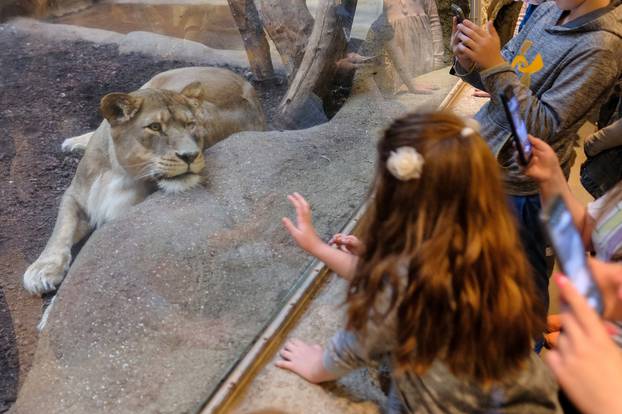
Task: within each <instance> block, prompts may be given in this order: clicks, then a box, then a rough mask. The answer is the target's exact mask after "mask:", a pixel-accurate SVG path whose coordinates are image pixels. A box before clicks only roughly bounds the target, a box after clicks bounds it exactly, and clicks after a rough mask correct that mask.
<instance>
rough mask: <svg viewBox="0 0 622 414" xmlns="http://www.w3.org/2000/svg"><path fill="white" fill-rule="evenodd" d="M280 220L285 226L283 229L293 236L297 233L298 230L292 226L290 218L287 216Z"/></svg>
mask: <svg viewBox="0 0 622 414" xmlns="http://www.w3.org/2000/svg"><path fill="white" fill-rule="evenodd" d="M281 221H282V222H283V225H284V226H285V229H286V230H287V231H288V232H289V233H290V234H291V235H292V236H295V235H297V233H298V232H299V230H298V228H296V226H294V223H292V221H291V220H290V219H288V218H287V217H283V218H282V219H281Z"/></svg>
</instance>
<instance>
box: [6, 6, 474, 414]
mask: <svg viewBox="0 0 622 414" xmlns="http://www.w3.org/2000/svg"><path fill="white" fill-rule="evenodd" d="M456 1H458V0H456ZM461 1H462V2H460V1H458V4H459V5H460V6H461V7H462V8H463V9H464V11H465V13H467V14H468V13H469V7H468V4H467V3H465V2H464V0H461ZM0 19H1V20H2V24H1V25H0V65H1V67H2V78H1V79H0V90H1V91H2V92H0V127H1V130H2V134H0V173H1V174H2V179H1V180H0V194H2V197H1V198H2V200H1V201H0V207H1V208H0V229H1V230H0V240H1V241H2V245H1V247H0V286H1V287H2V291H0V330H2V332H7V336H6V338H9V339H8V342H7V344H6V348H8V349H9V352H6V353H4V352H3V353H0V355H1V354H5V355H7V356H6V357H0V367H3V366H5V365H6V366H12V367H13V368H15V369H11V370H4V369H3V370H2V375H3V377H2V378H0V384H3V383H7V384H8V385H7V387H3V388H2V389H5V390H8V391H7V394H6V395H0V411H2V410H1V409H2V407H3V406H2V404H5V405H11V404H12V400H13V399H15V397H16V390H17V381H18V378H19V379H20V386H21V395H20V398H19V400H18V401H17V403H16V406H17V408H18V409H20V410H21V411H23V412H43V411H55V412H56V411H59V412H60V411H64V410H67V409H68V407H72V409H73V410H78V411H80V410H81V411H82V412H100V411H106V412H108V411H110V412H115V411H118V409H119V407H124V408H123V409H129V410H133V411H153V410H155V407H158V409H159V410H162V411H184V410H188V409H191V408H192V407H196V406H197V405H198V404H200V403H201V402H202V401H204V400H205V399H206V398H207V397H208V396H209V395H211V394H212V392H213V391H214V390H215V389H216V388H217V387H218V385H219V383H220V382H221V381H222V379H223V378H224V376H225V375H226V374H227V373H228V372H229V370H230V369H231V368H232V367H233V366H234V365H235V364H236V362H237V361H238V360H239V358H240V357H241V356H243V355H244V354H245V352H246V351H247V350H248V348H249V347H250V346H251V345H252V344H253V342H254V341H255V340H256V339H257V335H258V334H259V333H260V332H261V331H262V329H263V328H264V327H265V326H266V324H268V323H269V322H270V320H271V318H272V317H273V315H274V314H275V313H276V312H277V311H278V310H279V309H280V308H281V306H282V305H283V303H284V301H285V300H286V299H287V297H288V295H290V293H291V291H292V289H293V288H294V286H295V285H296V283H297V282H298V281H299V280H300V276H301V275H302V274H304V271H305V269H306V268H307V266H308V264H309V260H310V259H309V256H308V255H306V254H305V253H304V252H303V251H302V250H301V249H299V248H298V247H296V246H295V243H294V242H293V240H292V239H291V237H290V236H289V235H288V234H287V232H286V231H285V229H284V228H283V226H282V225H281V223H280V220H281V218H282V217H284V216H289V217H290V218H293V216H294V212H293V208H292V207H291V205H290V204H289V202H288V200H287V198H286V195H287V194H290V193H292V192H294V191H299V192H301V193H303V194H304V195H305V197H307V199H308V200H309V202H310V203H311V205H312V208H313V213H314V219H315V224H316V226H317V231H318V233H319V234H320V236H321V237H322V238H323V239H325V240H327V239H328V238H329V237H330V236H331V234H333V233H334V232H336V231H338V230H339V229H341V228H342V227H343V226H344V225H345V224H346V223H347V222H348V220H349V219H350V217H351V216H352V214H353V213H354V212H355V211H356V210H357V208H358V207H359V206H360V205H361V204H362V202H363V201H364V200H365V198H366V195H367V193H368V190H369V188H368V186H369V180H370V177H371V176H372V174H373V167H374V162H375V148H374V142H375V137H376V136H377V134H379V133H380V132H381V131H382V128H383V127H384V126H385V125H386V123H387V122H388V121H389V120H390V119H391V118H393V117H395V116H397V115H399V114H401V113H403V112H404V111H409V110H413V109H416V108H417V107H419V106H422V105H423V106H426V107H430V106H435V105H438V104H440V102H441V101H442V100H443V99H444V98H445V96H446V95H447V93H448V92H449V90H450V89H451V88H452V87H453V86H454V84H455V82H456V78H453V77H452V76H450V75H449V73H448V72H449V65H450V62H451V55H450V51H449V49H448V42H449V33H450V27H451V16H450V14H449V2H448V1H447V0H439V2H438V3H436V2H435V0H385V1H384V2H381V1H379V0H373V1H371V0H369V1H368V0H363V1H361V0H359V1H358V2H357V1H354V0H343V1H342V2H339V3H337V2H333V1H328V0H310V1H308V2H306V3H305V2H304V0H257V1H256V2H254V3H253V2H252V1H250V0H229V2H227V1H224V0H205V1H201V0H157V1H150V0H143V1H141V0H106V1H93V0H57V1H48V0H32V1H30V2H24V1H21V0H9V1H5V2H4V3H3V5H2V6H1V8H0ZM249 61H250V62H249ZM186 67H190V68H192V67H194V68H195V69H192V70H182V71H176V72H169V73H168V74H166V75H161V76H158V77H155V78H154V76H156V75H157V74H159V73H162V72H165V71H169V70H172V69H178V68H186ZM196 67H216V68H220V69H196ZM152 78H153V80H151V81H150V79H152ZM148 81H150V82H149V83H148V84H147V85H146V86H147V87H148V88H149V90H143V91H139V88H141V86H142V85H145V84H146V83H147V82H148ZM195 81H196V82H198V83H195ZM166 91H170V92H166ZM130 92H131V93H132V94H131V95H128V94H129V93H130ZM111 93H114V94H112V95H111ZM104 97H105V98H104ZM264 121H265V122H264ZM262 129H265V130H266V131H259V130H262ZM93 131H95V133H94V134H91V132H93ZM239 131H246V132H241V133H239V134H237V132H239ZM248 131H250V132H248ZM230 134H234V135H231V136H230V137H228V138H227V136H229V135H230ZM67 138H72V139H71V140H69V141H65V140H66V139H67ZM63 143H65V145H64V147H63V148H62V149H61V144H63ZM203 150H205V151H203ZM199 175H200V176H203V177H204V179H200V178H199ZM74 177H75V178H74ZM199 181H202V184H200V185H197V186H194V184H197V183H198V182H199ZM193 186H194V188H190V187H193ZM182 190H183V191H182ZM186 190H187V191H186ZM63 194H65V196H64V197H63ZM57 215H58V217H57ZM55 224H56V230H54V226H55ZM95 228H96V230H95ZM93 230H94V232H93ZM91 232H93V233H92V234H91ZM89 235H90V238H89ZM87 240H88V241H87ZM46 244H47V247H46ZM74 244H77V245H74ZM70 251H71V252H72V254H70V253H69V252H70ZM67 269H68V273H67V276H66V277H64V276H65V271H66V270H67ZM24 274H26V277H25V281H24V284H25V286H26V288H27V289H28V291H27V290H25V289H24V288H23V287H22V286H21V285H22V282H21V281H22V278H23V276H24ZM63 278H64V279H63ZM61 282H62V283H61ZM30 293H34V294H35V295H31V294H30ZM42 293H43V299H40V298H39V295H40V294H42ZM52 298H55V299H54V300H53V301H52ZM51 301H52V305H50V306H49V307H47V309H48V310H49V311H48V312H46V314H45V315H44V316H43V319H44V322H46V323H43V324H42V326H43V334H39V333H38V332H37V331H36V328H35V327H36V325H37V323H39V321H40V320H41V317H42V312H41V307H42V306H43V305H44V304H45V305H47V304H49V303H50V302H51ZM9 313H10V315H11V317H12V318H9V317H3V316H2V315H9ZM0 345H2V344H0ZM37 345H38V350H37V353H38V355H37V358H36V361H35V359H34V354H35V348H36V347H37ZM2 346H5V345H2ZM17 352H18V353H17ZM16 355H19V369H17V368H16V367H15V365H16V362H15V361H16V357H15V356H16ZM3 364H4V365H3ZM18 371H19V377H18V375H17V372H18ZM5 373H9V374H10V375H9V374H5ZM50 378H54V380H53V381H52V380H50ZM41 389H45V390H46V392H40V390H41ZM59 396H60V397H59ZM3 399H4V400H3ZM44 407H45V408H44ZM78 407H80V408H78ZM128 407H129V408H128Z"/></svg>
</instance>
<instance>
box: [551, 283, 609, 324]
mask: <svg viewBox="0 0 622 414" xmlns="http://www.w3.org/2000/svg"><path fill="white" fill-rule="evenodd" d="M555 282H556V283H557V286H558V287H559V293H560V297H561V298H562V299H563V301H564V302H565V303H566V304H568V306H569V309H570V310H571V312H572V314H573V315H574V316H575V318H576V320H577V323H578V324H579V326H581V328H582V329H583V330H584V331H586V332H590V331H591V330H592V328H594V327H599V326H600V318H599V316H598V314H597V313H596V312H594V310H593V309H592V308H591V307H590V305H589V304H588V303H587V301H586V300H585V298H584V297H583V296H581V294H579V292H577V290H576V289H575V287H574V286H573V285H572V283H570V281H569V280H568V278H566V277H565V276H562V275H560V274H558V275H556V277H555ZM562 322H563V319H562ZM564 329H565V327H564Z"/></svg>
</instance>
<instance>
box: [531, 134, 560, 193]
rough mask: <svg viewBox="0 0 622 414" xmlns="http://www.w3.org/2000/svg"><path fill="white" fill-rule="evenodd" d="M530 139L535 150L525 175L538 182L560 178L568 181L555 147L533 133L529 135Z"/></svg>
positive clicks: (550, 181) (542, 182)
mask: <svg viewBox="0 0 622 414" xmlns="http://www.w3.org/2000/svg"><path fill="white" fill-rule="evenodd" d="M529 141H530V142H531V145H532V147H533V152H532V156H531V161H529V164H528V165H527V166H526V167H525V170H524V173H525V175H526V176H527V177H530V178H531V179H533V180H534V181H536V182H537V183H538V184H545V183H552V182H557V181H558V180H560V179H561V180H563V181H564V182H566V178H565V177H564V173H563V172H562V169H561V167H560V165H559V160H558V159H557V155H556V154H555V151H554V150H553V148H551V146H550V145H549V144H547V143H546V142H544V141H542V140H541V139H539V138H536V137H534V136H531V135H529Z"/></svg>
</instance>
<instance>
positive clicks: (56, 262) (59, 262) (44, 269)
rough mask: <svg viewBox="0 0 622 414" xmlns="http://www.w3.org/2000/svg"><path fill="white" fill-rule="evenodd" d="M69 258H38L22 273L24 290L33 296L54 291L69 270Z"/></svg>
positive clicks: (67, 256)
mask: <svg viewBox="0 0 622 414" xmlns="http://www.w3.org/2000/svg"><path fill="white" fill-rule="evenodd" d="M70 260H71V256H69V255H67V254H65V255H59V256H47V257H45V258H39V259H37V261H36V262H34V263H33V264H31V265H30V266H29V267H28V269H26V273H24V288H25V289H26V290H27V291H29V292H30V293H33V294H42V293H46V292H51V291H53V290H56V287H57V286H58V285H60V282H62V281H63V278H64V277H65V273H67V269H68V268H69V261H70Z"/></svg>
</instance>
